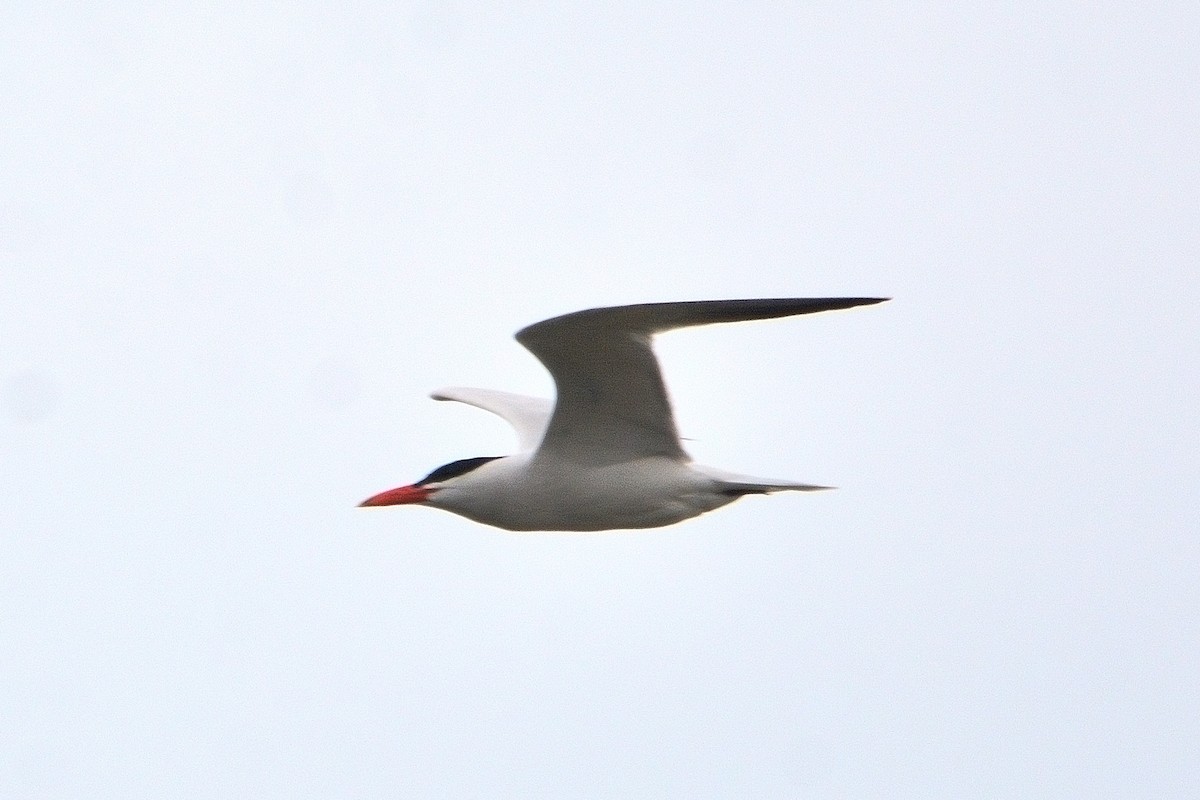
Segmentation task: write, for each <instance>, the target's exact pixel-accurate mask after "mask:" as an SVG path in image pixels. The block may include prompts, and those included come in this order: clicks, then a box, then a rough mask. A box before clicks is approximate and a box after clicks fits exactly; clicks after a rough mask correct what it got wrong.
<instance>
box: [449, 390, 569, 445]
mask: <svg viewBox="0 0 1200 800" xmlns="http://www.w3.org/2000/svg"><path fill="white" fill-rule="evenodd" d="M430 397H432V398H433V399H434V400H454V401H457V402H459V403H466V404H467V405H470V406H475V407H476V408H482V409H483V410H484V411H490V412H492V413H493V414H495V415H496V416H498V417H500V418H502V419H503V420H504V421H505V422H507V423H508V424H509V425H512V426H513V430H515V431H516V432H517V446H518V447H519V448H520V449H521V451H522V452H531V451H533V450H535V449H536V448H537V446H538V443H539V442H541V441H542V434H544V433H545V432H546V425H547V424H549V422H550V413H551V412H552V411H553V410H554V404H553V403H551V402H550V401H549V400H547V399H545V398H543V397H527V396H525V395H523V394H512V393H510V392H498V391H496V390H494V389H472V388H469V387H466V386H450V387H447V388H445V389H438V390H437V391H436V392H434V393H433V394H431V395H430Z"/></svg>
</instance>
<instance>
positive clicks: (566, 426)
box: [517, 297, 884, 464]
mask: <svg viewBox="0 0 1200 800" xmlns="http://www.w3.org/2000/svg"><path fill="white" fill-rule="evenodd" d="M883 299H884V298H873V297H832V298H788V299H774V300H701V301H695V302H682V303H645V304H642V305H632V306H617V307H613V308H593V309H588V310H586V311H576V312H574V313H571V314H565V315H563V316H560V317H554V318H552V319H548V320H544V321H542V322H538V323H535V324H533V325H530V326H528V327H526V328H524V329H522V330H521V331H519V332H518V333H517V341H519V342H520V343H521V344H522V345H524V346H525V347H526V348H528V349H529V351H530V352H532V353H533V354H534V355H535V356H537V358H538V360H540V361H541V362H542V364H544V365H545V367H546V369H547V370H549V371H550V374H551V375H552V376H553V378H554V383H555V386H556V388H557V392H558V397H557V400H556V404H555V407H554V413H553V415H552V416H551V418H550V423H549V427H548V428H547V430H546V435H545V437H544V438H543V440H542V445H541V448H540V449H539V452H548V453H549V452H552V453H553V454H554V457H555V459H556V460H558V459H561V460H566V461H571V462H575V463H592V464H596V463H617V462H620V461H626V460H632V459H636V458H647V457H654V456H662V457H667V458H676V459H686V458H687V455H686V454H685V453H684V451H683V448H682V447H681V446H680V444H679V435H678V433H677V432H676V429H675V419H674V415H673V414H672V413H671V404H670V401H669V400H668V398H667V391H666V387H665V386H664V385H663V379H662V374H661V372H660V371H659V368H658V361H657V359H655V357H654V351H653V349H652V348H651V339H652V337H653V336H654V334H656V333H661V332H663V331H668V330H672V329H674V328H683V327H689V326H694V325H709V324H714V323H721V322H741V321H746V320H755V319H771V318H775V317H786V316H792V315H795V314H812V313H816V312H819V311H832V310H836V309H843V308H852V307H854V306H859V305H869V304H873V303H879V302H882V301H883Z"/></svg>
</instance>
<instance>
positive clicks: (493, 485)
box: [360, 297, 888, 531]
mask: <svg viewBox="0 0 1200 800" xmlns="http://www.w3.org/2000/svg"><path fill="white" fill-rule="evenodd" d="M887 299H888V298H884V297H830V298H791V299H781V300H711V301H698V302H683V303H645V304H642V305H632V306H616V307H612V308H592V309H588V310H586V311H576V312H575V313H573V314H564V315H563V316H560V317H554V318H552V319H548V320H544V321H542V322H538V323H535V324H533V325H530V326H529V327H527V328H524V329H522V330H521V331H518V332H517V341H518V342H520V343H521V344H522V345H524V346H525V347H526V348H527V349H528V350H529V351H530V352H532V353H533V354H534V355H535V356H537V358H538V360H540V361H541V362H542V364H543V365H544V366H545V367H546V369H547V370H549V371H550V374H551V376H552V377H553V378H554V385H555V388H556V390H557V400H556V401H555V402H553V403H551V402H550V401H549V400H544V399H542V398H538V397H526V396H523V395H517V394H510V393H508V392H499V391H493V390H490V389H468V388H449V389H441V390H439V391H437V392H434V393H433V395H432V397H433V398H434V399H435V400H455V401H458V402H460V403H467V404H468V405H472V406H475V407H477V408H481V409H483V410H485V411H490V412H492V413H493V414H496V415H498V416H500V417H502V418H503V419H504V420H506V421H507V422H508V423H509V424H510V425H512V427H513V428H514V429H515V430H516V433H517V441H518V444H519V447H520V451H521V452H519V453H517V454H515V455H510V456H484V457H480V458H466V459H462V460H461V461H453V462H451V463H449V464H445V465H443V466H441V467H438V468H437V469H435V470H434V471H433V472H431V473H429V474H428V475H426V476H425V477H424V478H422V479H421V480H419V481H417V482H416V483H414V484H411V485H408V486H401V487H399V488H397V489H391V490H389V491H386V492H382V493H380V494H377V495H375V496H374V497H371V498H368V499H367V500H364V501H363V502H362V503H361V504H360V505H363V506H391V505H403V504H410V503H414V504H421V505H427V506H433V507H434V508H441V509H445V510H446V511H451V512H453V513H455V514H460V515H462V516H464V517H467V518H468V519H472V520H475V521H476V522H482V523H484V524H487V525H494V526H496V527H498V528H506V529H508V530H513V531H540V530H553V531H602V530H611V529H617V528H656V527H659V526H662V525H671V524H674V523H676V522H680V521H682V520H685V519H689V518H691V517H695V516H698V515H700V514H703V513H704V512H706V511H712V510H713V509H715V508H720V507H721V506H724V505H728V504H729V503H732V502H733V501H734V500H737V499H738V498H740V497H744V496H745V495H748V494H770V493H772V492H778V491H789V490H790V491H801V492H811V491H817V490H820V489H827V488H829V487H826V486H814V485H812V484H807V483H795V482H793V481H782V480H773V479H769V478H752V477H749V476H746V475H735V474H732V473H728V472H723V471H721V470H717V469H712V468H710V467H705V466H701V465H699V464H695V463H693V462H692V460H691V458H689V457H688V455H687V453H685V452H684V450H683V446H682V445H681V444H680V441H679V434H678V433H677V432H676V430H675V418H674V415H673V414H672V413H671V404H670V401H669V400H668V399H667V391H666V387H665V386H664V385H663V379H662V373H661V372H660V371H659V367H658V361H657V359H655V357H654V351H653V349H652V347H651V340H652V338H653V336H654V335H655V334H657V333H662V332H663V331H669V330H673V329H675V328H684V327H689V326H693V325H709V324H712V323H718V322H740V321H744V320H756V319H770V318H774V317H787V316H792V315H795V314H812V313H816V312H818V311H833V310H837V309H844V308H852V307H853V306H863V305H871V304H874V303H881V302H883V301H884V300H887Z"/></svg>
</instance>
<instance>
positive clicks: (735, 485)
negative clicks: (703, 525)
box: [695, 465, 835, 495]
mask: <svg viewBox="0 0 1200 800" xmlns="http://www.w3.org/2000/svg"><path fill="white" fill-rule="evenodd" d="M695 468H696V469H699V470H700V471H702V472H704V473H705V474H706V475H708V476H710V477H712V478H714V479H715V480H717V481H718V482H719V483H720V485H721V491H723V492H725V493H727V494H731V495H744V494H771V493H772V492H820V491H824V490H826V489H833V488H835V487H833V486H818V485H816V484H813V483H797V482H796V481H784V480H779V479H777V478H755V477H752V476H750V475H737V474H735V473H732V472H724V471H723V470H718V469H713V468H711V467H700V466H698V465H696V466H695Z"/></svg>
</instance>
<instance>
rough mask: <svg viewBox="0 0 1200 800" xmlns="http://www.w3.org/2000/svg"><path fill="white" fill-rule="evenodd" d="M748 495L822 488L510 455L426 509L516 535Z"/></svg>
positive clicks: (692, 468) (681, 513) (679, 511)
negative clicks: (547, 462) (560, 465)
mask: <svg viewBox="0 0 1200 800" xmlns="http://www.w3.org/2000/svg"><path fill="white" fill-rule="evenodd" d="M739 487H745V488H746V489H747V491H750V492H763V493H765V492H772V491H780V490H788V489H792V490H812V489H818V488H822V487H816V486H808V485H805V484H797V483H790V482H786V481H771V480H762V479H757V478H748V477H745V476H734V475H731V474H729V473H722V472H719V471H717V470H712V469H708V468H705V467H700V466H697V465H693V464H690V463H687V462H680V461H676V460H674V459H667V458H645V459H640V460H637V461H631V462H624V463H619V464H613V465H608V466H603V467H578V466H573V467H571V468H569V469H549V468H546V467H539V465H538V463H537V462H536V460H534V459H533V457H532V456H530V455H529V454H521V455H515V456H509V457H507V458H502V459H498V460H496V461H492V462H489V463H487V464H484V465H483V466H482V467H480V468H478V469H476V470H474V471H472V472H470V473H468V474H466V475H463V476H462V477H460V478H457V479H455V480H454V481H451V482H448V483H447V485H445V486H444V487H443V488H440V489H438V490H437V491H435V492H434V493H433V495H432V496H431V497H430V498H429V500H427V501H426V504H427V505H431V506H434V507H436V508H442V509H445V510H446V511H451V512H454V513H455V514H460V515H462V516H464V517H467V518H469V519H473V520H475V521H477V522H482V523H484V524H487V525H494V526H496V527H499V528H505V529H507V530H513V531H602V530H613V529H626V528H657V527H660V526H663V525H671V524H674V523H676V522H680V521H682V520H685V519H689V518H691V517H695V516H699V515H700V514H703V513H704V512H706V511H712V510H713V509H715V508H720V507H721V506H724V505H728V504H729V503H732V502H733V501H734V500H737V499H738V498H739V497H740V496H741V495H740V494H738V489H739Z"/></svg>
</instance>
